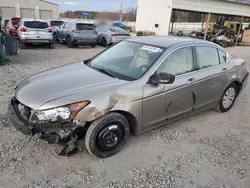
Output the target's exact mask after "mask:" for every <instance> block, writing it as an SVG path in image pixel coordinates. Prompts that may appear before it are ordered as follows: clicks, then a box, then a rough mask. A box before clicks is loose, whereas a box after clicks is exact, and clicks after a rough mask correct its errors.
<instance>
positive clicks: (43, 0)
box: [40, 0, 59, 6]
mask: <svg viewBox="0 0 250 188" xmlns="http://www.w3.org/2000/svg"><path fill="white" fill-rule="evenodd" d="M40 1H42V2H45V3H49V4H52V5H57V6H59V4H56V3H52V2H49V1H45V0H40Z"/></svg>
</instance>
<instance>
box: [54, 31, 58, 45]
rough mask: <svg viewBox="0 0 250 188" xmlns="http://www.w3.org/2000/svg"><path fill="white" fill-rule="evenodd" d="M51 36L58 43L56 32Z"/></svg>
mask: <svg viewBox="0 0 250 188" xmlns="http://www.w3.org/2000/svg"><path fill="white" fill-rule="evenodd" d="M53 38H54V41H55V43H59V40H58V38H57V34H56V33H54V34H53Z"/></svg>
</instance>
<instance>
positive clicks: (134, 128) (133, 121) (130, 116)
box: [113, 111, 138, 135]
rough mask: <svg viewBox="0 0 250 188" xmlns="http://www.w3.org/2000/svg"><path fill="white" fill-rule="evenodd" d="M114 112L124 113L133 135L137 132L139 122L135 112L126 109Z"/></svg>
mask: <svg viewBox="0 0 250 188" xmlns="http://www.w3.org/2000/svg"><path fill="white" fill-rule="evenodd" d="M113 112H117V113H120V114H122V115H123V116H124V117H125V118H126V119H127V120H128V123H129V129H130V133H131V134H133V135H135V134H137V132H138V123H137V120H136V118H135V116H134V115H133V114H131V113H129V112H126V111H113Z"/></svg>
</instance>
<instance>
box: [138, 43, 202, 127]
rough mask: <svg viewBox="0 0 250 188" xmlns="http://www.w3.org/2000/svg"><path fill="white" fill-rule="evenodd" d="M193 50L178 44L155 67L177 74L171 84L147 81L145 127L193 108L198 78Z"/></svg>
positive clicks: (144, 97)
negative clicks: (153, 83) (179, 46)
mask: <svg viewBox="0 0 250 188" xmlns="http://www.w3.org/2000/svg"><path fill="white" fill-rule="evenodd" d="M193 52H194V49H193V47H192V46H186V47H181V48H178V49H176V50H174V51H172V52H171V53H170V55H168V57H167V58H166V59H165V60H164V61H163V62H162V64H161V65H160V67H159V68H158V69H157V70H156V74H159V73H169V74H172V75H174V76H175V81H174V82H173V83H172V84H157V85H152V84H146V85H144V88H143V129H144V130H147V129H151V128H153V127H156V126H160V125H163V124H166V123H168V122H171V121H173V120H174V119H178V118H179V117H181V116H184V115H185V114H189V113H191V112H192V110H193V109H194V104H195V92H196V89H197V83H196V80H197V78H196V71H195V69H196V65H195V62H194V53H193Z"/></svg>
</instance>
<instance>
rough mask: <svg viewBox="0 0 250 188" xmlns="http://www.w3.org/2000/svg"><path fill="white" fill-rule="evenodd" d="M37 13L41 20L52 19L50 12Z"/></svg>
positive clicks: (41, 11)
mask: <svg viewBox="0 0 250 188" xmlns="http://www.w3.org/2000/svg"><path fill="white" fill-rule="evenodd" d="M39 12H40V18H41V19H52V18H53V12H52V10H40V11H39Z"/></svg>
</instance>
